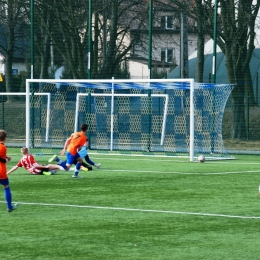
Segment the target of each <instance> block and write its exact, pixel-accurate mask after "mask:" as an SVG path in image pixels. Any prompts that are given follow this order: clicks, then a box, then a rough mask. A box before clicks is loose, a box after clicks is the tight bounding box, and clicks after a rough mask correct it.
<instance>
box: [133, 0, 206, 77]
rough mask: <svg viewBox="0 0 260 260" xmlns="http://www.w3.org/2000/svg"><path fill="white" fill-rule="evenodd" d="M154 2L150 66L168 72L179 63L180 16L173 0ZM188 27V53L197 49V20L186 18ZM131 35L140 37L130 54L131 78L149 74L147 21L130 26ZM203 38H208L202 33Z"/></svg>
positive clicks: (160, 71) (163, 72)
mask: <svg viewBox="0 0 260 260" xmlns="http://www.w3.org/2000/svg"><path fill="white" fill-rule="evenodd" d="M162 2H164V4H161V5H160V4H157V5H155V6H154V9H153V25H152V62H151V63H152V68H155V67H156V69H157V71H158V73H162V74H167V73H168V72H169V71H171V70H172V69H174V67H176V66H177V65H180V63H181V48H182V46H181V22H180V20H181V17H180V15H181V14H180V12H179V10H178V9H176V7H173V5H172V4H168V5H167V2H168V1H167V0H165V1H162ZM187 31H188V39H187V45H188V47H187V48H188V55H190V54H192V53H193V52H195V51H196V48H197V32H196V22H195V20H193V19H189V18H188V19H187ZM130 35H131V37H137V38H139V41H137V43H136V44H135V45H134V47H133V48H132V50H131V52H130V56H129V70H130V75H131V78H148V77H149V75H148V68H145V66H148V56H149V53H148V52H149V44H148V41H149V30H148V24H145V25H144V26H141V27H140V26H138V24H135V26H132V28H131V29H130ZM205 38H206V41H207V40H208V39H209V37H208V36H206V37H205Z"/></svg>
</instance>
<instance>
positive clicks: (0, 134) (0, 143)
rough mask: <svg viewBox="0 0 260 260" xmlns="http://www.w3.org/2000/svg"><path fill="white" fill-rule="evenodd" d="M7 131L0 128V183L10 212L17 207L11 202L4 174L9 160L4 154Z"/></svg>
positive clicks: (6, 178) (9, 190) (7, 181)
mask: <svg viewBox="0 0 260 260" xmlns="http://www.w3.org/2000/svg"><path fill="white" fill-rule="evenodd" d="M6 137H7V133H6V132H5V131H4V130H0V158H1V160H0V184H1V185H2V186H3V188H4V195H5V200H6V204H7V211H8V212H12V211H13V210H15V209H17V207H18V205H17V204H12V193H11V189H10V186H9V180H8V175H7V174H6V163H7V162H9V161H11V157H9V156H7V155H6V152H7V149H6V146H5V144H4V143H5V141H6Z"/></svg>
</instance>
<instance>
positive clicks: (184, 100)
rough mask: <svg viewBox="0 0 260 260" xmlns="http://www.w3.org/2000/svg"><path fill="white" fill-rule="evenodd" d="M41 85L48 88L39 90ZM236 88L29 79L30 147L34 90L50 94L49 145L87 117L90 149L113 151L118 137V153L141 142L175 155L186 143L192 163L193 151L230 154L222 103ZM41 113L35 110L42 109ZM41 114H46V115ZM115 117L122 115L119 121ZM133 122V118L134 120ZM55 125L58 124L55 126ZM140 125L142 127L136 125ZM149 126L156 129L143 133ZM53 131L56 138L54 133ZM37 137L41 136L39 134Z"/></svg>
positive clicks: (173, 82) (174, 81)
mask: <svg viewBox="0 0 260 260" xmlns="http://www.w3.org/2000/svg"><path fill="white" fill-rule="evenodd" d="M39 86H44V87H43V88H41V89H40V87H39ZM58 86H59V87H58ZM60 86H62V87H61V88H60ZM232 89H233V86H232V85H224V84H222V85H214V84H200V83H195V82H194V79H138V80H136V79H135V80H131V79H128V80H123V79H112V80H67V79H60V80H53V79H27V80H26V146H28V147H31V140H30V139H31V138H32V137H31V131H33V129H34V127H35V126H33V125H31V109H32V108H33V107H34V104H33V103H32V102H33V101H31V100H32V99H31V100H30V97H31V96H32V95H33V94H34V95H38V93H42V94H43V93H46V94H48V95H50V108H49V109H50V113H51V116H50V117H51V119H49V122H50V126H49V125H48V126H47V122H46V138H45V140H46V142H50V143H49V144H47V145H49V146H50V147H53V148H58V147H60V142H64V139H63V138H64V136H62V137H61V136H59V133H60V132H61V131H63V132H65V135H68V133H69V131H70V130H69V129H71V124H73V128H72V130H71V132H70V134H71V133H72V131H78V127H79V124H82V123H83V122H84V123H85V122H87V121H88V122H87V123H89V124H90V127H92V129H91V130H90V131H89V134H90V135H91V134H92V140H93V141H92V144H93V145H92V147H94V149H96V150H99V149H101V150H103V149H105V150H106V149H109V150H110V151H112V150H114V148H113V145H114V138H115V137H116V138H117V139H116V140H115V141H116V148H115V149H119V151H120V149H123V150H126V149H128V148H129V147H130V149H132V148H133V149H137V147H138V142H139V143H140V149H141V150H140V151H144V152H145V151H148V152H157V151H158V152H161V151H165V152H166V153H171V152H173V153H175V154H176V153H179V150H180V149H182V147H184V146H186V147H187V148H188V149H186V148H185V149H186V153H188V154H189V158H190V161H194V157H195V153H196V156H198V154H199V153H200V154H201V153H203V154H206V156H210V157H211V154H214V153H216V154H222V153H223V151H224V153H226V150H225V148H224V146H223V140H222V133H221V130H222V128H221V127H222V117H223V113H224V107H225V104H226V101H227V98H228V96H229V94H230V92H231V90H232ZM194 93H196V96H194V95H195V94H194ZM160 100H161V101H160ZM105 101H109V104H111V106H109V107H105V105H104V104H103V103H105ZM59 102H60V103H59ZM102 102H103V103H102ZM43 104H44V103H43ZM73 105H74V108H73ZM87 106H90V107H91V108H90V111H91V114H89V111H88V110H87V109H86V107H87ZM157 106H159V108H158V107H157ZM82 107H83V108H82ZM144 107H145V108H144ZM205 107H206V110H205ZM115 109H116V111H115ZM132 109H134V110H132ZM123 110H125V111H127V112H125V111H123ZM39 111H40V110H39ZM39 111H38V112H37V113H40V112H39ZM100 111H101V112H100ZM122 111H123V112H122ZM72 113H74V116H73V115H72ZM149 113H151V115H150V117H149V115H148V116H147V114H149ZM57 116H58V117H57ZM42 117H43V118H45V117H46V115H44V116H42ZM42 117H41V118H42ZM60 117H62V118H60ZM89 117H91V118H90V119H89ZM117 117H120V120H121V121H120V122H119V119H118V118H117ZM147 117H149V118H148V119H147ZM195 117H196V120H195ZM215 117H216V118H215ZM79 118H80V120H79ZM84 118H85V120H84ZM61 119H63V120H64V121H66V120H67V121H69V123H70V126H69V127H67V126H66V122H65V123H64V122H62V121H61ZM86 119H89V120H90V121H89V120H86ZM133 120H134V121H135V122H132V121H133ZM149 120H150V121H151V120H152V121H151V122H150V121H149ZM148 121H149V122H148ZM209 121H210V122H209ZM122 122H123V125H122ZM147 122H148V123H147ZM119 123H120V125H118V124H119ZM54 124H56V125H55V126H53V125H54ZM63 124H64V125H63ZM100 124H103V125H102V126H101V125H100ZM115 124H116V125H115ZM137 124H139V125H138V126H136V125H137ZM147 124H150V126H148V125H147ZM93 125H94V128H95V127H96V128H95V129H94V128H93ZM37 127H38V126H37ZM59 127H63V129H59ZM122 127H123V128H122ZM127 127H129V133H128V132H127V129H128V128H127ZM119 128H120V129H119ZM130 128H131V129H132V130H131V131H130ZM136 128H138V133H136V132H137V130H136ZM147 128H149V131H152V133H151V132H149V131H147V132H145V131H146V130H147ZM100 129H101V130H100ZM115 129H116V132H115ZM133 129H134V130H133ZM159 129H160V134H159V132H158V131H159ZM171 129H172V132H171ZM212 129H213V130H212ZM43 130H44V129H43ZM100 131H101V132H100ZM120 131H122V132H120ZM35 132H36V134H37V133H38V132H39V130H38V129H36V130H35ZM53 133H55V137H53V136H52V134H53ZM108 134H109V136H108ZM159 135H160V138H159ZM185 136H186V137H185ZM67 137H68V136H67ZM37 138H38V139H39V140H40V139H42V137H41V136H40V137H39V136H37ZM93 138H94V139H93ZM132 138H134V139H132ZM181 138H184V139H181ZM35 139H36V138H35ZM38 139H37V140H38ZM159 139H160V140H159ZM147 140H148V142H151V150H150V149H148V150H145V144H144V142H147ZM90 141H91V140H90ZM108 143H109V146H108ZM101 144H102V145H101ZM37 145H39V146H38V147H40V146H41V144H37ZM44 145H45V144H44ZM123 145H124V146H123ZM92 147H91V148H92ZM104 147H105V148H104ZM178 147H181V148H178ZM92 149H93V148H92ZM178 149H179V150H178ZM133 151H135V150H133ZM184 153H185V152H184ZM217 156H218V155H217ZM219 157H221V155H220V156H219Z"/></svg>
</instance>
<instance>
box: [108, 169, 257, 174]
mask: <svg viewBox="0 0 260 260" xmlns="http://www.w3.org/2000/svg"><path fill="white" fill-rule="evenodd" d="M106 172H133V173H137V171H136V170H127V169H125V170H107V169H106ZM258 172H260V169H259V170H255V171H234V172H207V173H205V172H162V171H160V170H158V171H140V170H138V173H154V174H180V175H181V174H183V175H222V174H223V175H224V174H243V173H258Z"/></svg>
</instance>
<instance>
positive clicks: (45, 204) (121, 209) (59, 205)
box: [0, 201, 260, 219]
mask: <svg viewBox="0 0 260 260" xmlns="http://www.w3.org/2000/svg"><path fill="white" fill-rule="evenodd" d="M0 203H5V201H0ZM16 203H18V204H20V205H36V206H49V207H72V208H86V209H101V210H117V211H135V212H141V213H143V212H144V213H162V214H175V215H177V214H178V215H194V216H205V217H223V218H238V219H260V216H238V215H227V214H212V213H199V212H187V211H172V210H153V209H134V208H121V207H120V208H119V207H105V206H86V205H73V204H54V203H36V202H16Z"/></svg>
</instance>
